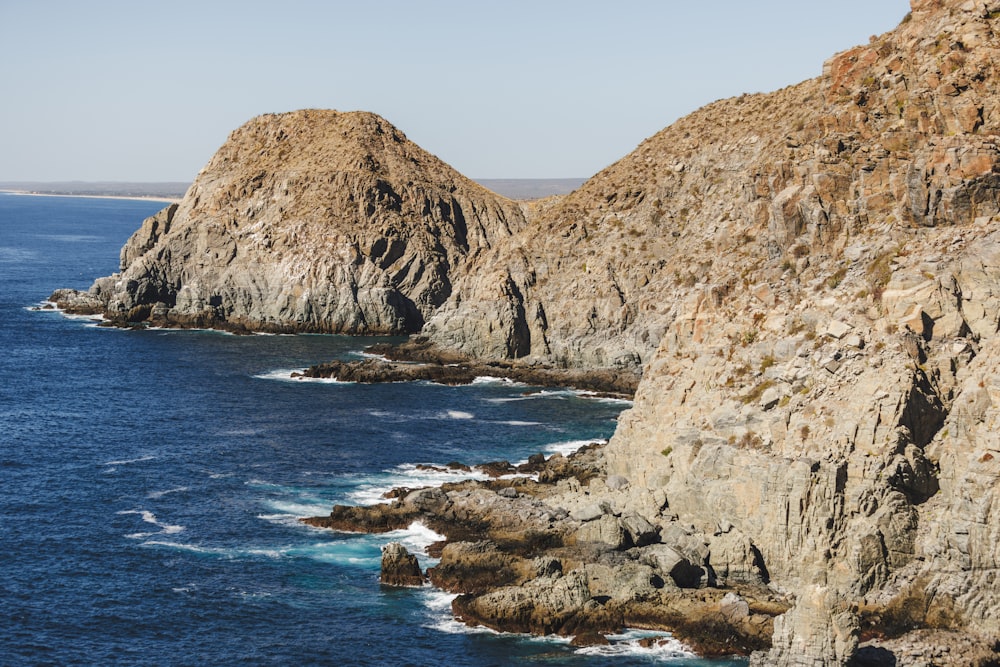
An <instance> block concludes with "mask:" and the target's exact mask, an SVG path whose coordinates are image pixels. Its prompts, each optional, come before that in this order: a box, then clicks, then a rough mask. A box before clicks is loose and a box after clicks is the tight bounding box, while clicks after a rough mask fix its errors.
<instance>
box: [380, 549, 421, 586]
mask: <svg viewBox="0 0 1000 667" xmlns="http://www.w3.org/2000/svg"><path fill="white" fill-rule="evenodd" d="M424 580H425V579H424V573H423V570H421V569H420V563H419V562H418V561H417V557H416V556H414V555H413V554H411V553H410V552H409V551H407V550H406V547H404V546H403V545H402V544H400V543H399V542H390V543H389V544H387V545H385V546H384V547H382V564H381V568H380V571H379V581H380V582H382V583H383V584H385V585H386V586H408V587H414V586H423V585H424Z"/></svg>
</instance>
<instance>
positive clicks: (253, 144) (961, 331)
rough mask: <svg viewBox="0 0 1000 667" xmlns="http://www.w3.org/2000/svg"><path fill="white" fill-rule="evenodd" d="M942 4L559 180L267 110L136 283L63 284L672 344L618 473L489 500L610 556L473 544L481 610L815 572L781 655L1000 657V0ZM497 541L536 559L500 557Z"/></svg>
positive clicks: (173, 309)
mask: <svg viewBox="0 0 1000 667" xmlns="http://www.w3.org/2000/svg"><path fill="white" fill-rule="evenodd" d="M911 6H912V12H911V14H910V15H908V16H907V17H906V18H905V19H904V20H903V22H902V23H901V24H900V25H899V26H898V27H897V28H896V29H895V30H893V31H891V32H889V33H887V34H885V35H882V36H876V37H873V38H872V40H871V41H870V42H869V43H868V44H866V45H862V46H858V47H856V48H853V49H850V50H848V51H845V52H842V53H839V54H836V55H835V56H833V57H832V58H831V59H830V60H829V61H827V63H826V64H825V65H824V68H823V73H822V76H820V77H818V78H816V79H813V80H810V81H806V82H803V83H801V84H798V85H794V86H790V87H788V88H785V89H783V90H780V91H776V92H773V93H769V94H754V95H742V96H740V97H736V98H732V99H728V100H721V101H718V102H715V103H713V104H710V105H708V106H706V107H705V108H703V109H701V110H699V111H697V112H695V113H693V114H691V115H690V116H688V117H686V118H683V119H681V120H679V121H678V122H676V123H674V124H673V125H671V126H670V127H668V128H666V129H664V130H663V131H662V132H660V133H658V134H657V135H655V136H653V137H651V138H650V139H648V140H647V141H645V142H643V144H642V145H640V146H639V147H638V148H637V149H636V150H635V151H634V152H633V153H632V154H630V155H628V156H626V157H625V158H623V159H622V160H621V161H619V162H618V163H616V164H614V165H612V166H610V167H608V168H607V169H605V170H604V171H602V172H601V173H599V174H597V175H596V176H594V177H593V178H592V179H590V180H589V181H588V182H587V183H585V184H584V185H583V186H582V187H580V188H579V189H578V190H576V191H575V192H574V193H572V194H570V195H567V196H565V197H562V198H558V199H552V200H544V201H541V202H536V203H532V204H531V205H528V204H517V203H514V202H510V201H508V200H505V199H503V198H500V197H498V196H495V195H493V194H491V193H489V192H487V191H485V190H483V189H482V188H479V187H478V186H476V185H475V184H472V183H470V182H469V181H467V180H466V179H464V178H463V177H461V176H459V175H457V174H455V173H454V172H453V171H451V170H450V169H449V168H447V167H446V166H445V165H443V164H441V163H440V162H439V161H437V160H436V159H434V158H432V157H431V156H428V155H427V154H425V153H423V152H421V151H419V149H417V148H416V147H414V146H412V144H410V143H409V142H407V141H406V140H405V138H403V137H402V135H401V134H400V133H399V132H398V131H397V130H395V129H394V128H392V127H391V126H389V125H388V124H387V123H385V121H382V120H381V119H379V118H377V117H374V116H370V115H366V114H336V113H334V112H315V111H309V112H297V113H295V114H285V115H280V116H267V117H262V118H260V119H256V120H254V121H251V122H250V123H249V124H248V125H247V126H245V127H244V128H241V129H240V130H238V131H237V132H236V133H234V135H233V136H232V137H231V139H230V141H229V142H227V144H226V145H225V146H224V147H223V148H222V149H221V150H220V152H219V153H218V154H217V155H216V156H215V157H214V158H213V159H212V162H211V163H210V164H209V165H208V167H206V169H205V170H204V171H203V173H202V174H201V175H200V176H199V179H198V180H197V181H196V183H195V185H194V186H192V189H191V191H189V193H188V195H187V196H186V197H185V199H184V201H183V202H182V203H181V204H180V205H179V206H177V207H176V208H168V209H166V210H165V211H163V212H161V213H160V214H158V215H157V216H154V217H153V218H150V219H149V220H147V221H146V222H145V223H144V224H143V227H142V229H140V230H139V231H138V232H137V233H136V234H135V236H133V238H132V239H131V240H130V241H129V243H128V245H127V246H126V248H125V249H123V252H122V273H121V274H120V275H117V276H113V277H110V278H106V279H101V280H98V281H97V283H95V285H94V287H93V288H92V289H91V290H90V292H89V293H87V294H81V293H76V292H61V293H57V294H56V295H53V299H54V300H56V301H58V302H59V303H60V304H62V305H63V306H64V307H67V308H72V309H75V310H77V311H86V310H88V309H93V310H99V311H105V312H106V313H107V314H108V315H109V317H112V318H118V319H120V320H123V321H135V320H149V321H153V322H156V323H166V324H174V325H188V326H190V325H205V324H211V325H215V326H228V327H236V328H238V327H249V328H255V329H289V330H310V331H346V332H369V333H371V332H407V331H415V330H417V329H421V331H422V335H423V336H426V337H427V338H428V340H430V341H432V342H433V343H434V344H436V345H437V346H439V347H440V348H443V349H450V350H454V351H457V352H458V353H460V354H462V355H466V356H469V357H474V358H478V359H481V360H512V359H516V360H519V362H520V363H523V364H525V365H527V364H533V363H543V364H549V365H557V366H567V367H576V368H585V369H588V368H604V369H607V368H615V369H630V370H637V369H642V371H643V380H642V383H641V384H640V385H639V387H638V390H637V393H636V401H635V406H634V408H633V409H632V410H630V411H628V412H627V413H625V414H624V415H623V417H622V419H621V421H620V425H619V428H618V430H617V432H616V433H615V435H614V437H613V438H612V440H611V442H610V443H609V445H608V448H607V453H606V465H607V470H606V471H605V470H603V469H602V471H601V473H600V474H597V473H594V474H593V475H591V476H588V477H586V478H585V479H582V478H576V477H574V478H567V479H559V480H558V484H557V487H556V488H555V489H554V490H550V491H548V492H547V495H546V498H545V501H544V504H545V505H548V508H547V509H546V508H543V507H540V506H538V505H537V504H534V503H529V502H527V501H526V500H525V499H524V498H523V497H521V495H519V494H520V492H513V496H502V498H506V499H507V500H508V501H509V502H510V505H511V506H512V507H516V508H520V509H522V510H523V512H522V513H521V514H520V515H518V514H517V512H514V513H504V512H498V513H497V514H495V515H491V516H487V517H480V518H482V520H483V521H487V522H488V523H490V525H491V526H493V528H494V529H495V530H494V533H492V534H491V536H490V538H489V539H490V540H491V541H492V542H493V543H494V544H500V543H504V544H506V546H507V547H509V546H510V545H511V544H514V543H516V542H517V539H515V537H517V536H522V537H521V538H520V539H523V535H524V534H525V533H526V531H531V534H532V535H534V536H535V537H537V536H538V535H543V536H545V535H547V536H549V537H552V536H556V537H558V539H559V540H560V541H561V542H564V543H566V544H569V543H579V544H598V545H601V547H600V549H597V550H595V551H594V552H593V553H592V554H591V556H592V557H588V558H586V559H584V558H583V557H582V556H581V557H580V558H581V560H580V562H578V563H577V564H578V565H580V567H578V568H565V571H566V572H567V573H569V572H571V571H575V573H574V574H573V575H572V576H569V575H568V574H560V572H562V571H561V570H560V571H556V570H548V569H545V568H541V565H542V564H539V567H540V568H541V569H540V570H538V571H535V570H532V568H531V567H530V566H529V565H528V564H526V563H528V562H532V561H531V558H533V556H531V557H529V556H528V555H527V554H526V553H515V554H514V556H516V558H514V557H511V559H509V560H508V559H507V556H506V555H497V553H496V552H495V550H493V548H492V547H490V546H487V545H484V544H482V542H483V540H482V539H478V537H477V536H475V535H469V536H466V537H469V538H470V539H469V540H467V541H468V542H469V543H470V544H473V545H476V546H474V547H463V548H462V549H458V548H455V549H453V550H452V551H451V552H449V554H450V556H449V558H453V559H454V560H453V561H446V562H444V563H443V566H445V567H443V569H441V570H440V571H439V572H438V574H437V575H434V574H432V578H433V577H434V576H438V577H439V581H440V582H442V584H441V585H446V586H451V585H452V584H445V583H443V582H446V581H452V582H454V581H455V579H454V576H458V575H454V576H453V575H452V574H449V573H448V572H449V571H448V567H447V566H448V563H449V562H450V563H451V564H452V565H454V566H455V567H456V568H457V569H456V570H455V571H456V572H465V571H467V572H478V573H479V574H476V575H475V577H472V576H471V575H470V581H471V580H472V579H475V580H476V581H477V582H478V583H477V584H476V585H477V586H481V588H482V590H479V589H476V591H475V592H468V595H469V596H470V597H463V598H461V602H459V603H458V605H457V611H459V612H460V613H461V614H462V615H463V616H464V617H465V618H467V619H471V620H474V621H475V622H481V623H484V624H488V625H491V626H493V627H503V628H509V629H518V630H526V631H549V630H553V629H554V630H556V631H560V632H564V633H569V632H572V631H575V630H580V631H594V632H601V631H604V630H606V629H607V628H608V627H610V626H611V625H614V623H617V622H619V621H622V622H629V621H634V622H637V623H640V624H642V623H650V624H652V623H653V621H654V620H655V621H656V623H660V624H661V625H664V626H666V625H670V627H675V628H679V627H681V625H682V624H681V623H680V621H679V619H680V618H681V616H682V615H683V613H689V612H690V613H693V612H692V609H694V607H691V606H686V607H684V610H685V612H680V611H678V610H677V609H676V608H670V604H672V603H670V602H669V601H668V598H667V597H663V594H662V592H660V591H661V590H662V589H660V588H656V587H655V586H654V587H643V588H642V592H641V595H640V597H642V596H646V597H645V598H644V601H640V602H642V604H646V602H648V603H649V606H646V607H643V606H642V605H639V604H638V602H637V599H635V598H634V596H633V597H632V598H629V595H628V594H625V593H623V591H627V590H629V589H628V586H626V585H624V584H623V583H622V582H620V581H618V582H617V583H616V584H615V586H614V587H613V589H614V591H615V595H614V596H612V599H614V600H625V599H626V598H629V602H628V604H627V605H625V604H624V602H623V603H622V604H623V605H624V606H615V605H617V604H618V602H616V603H614V604H611V605H610V606H608V605H607V604H602V603H601V602H597V601H595V600H596V599H601V600H603V599H604V598H603V596H604V595H605V593H602V592H601V591H602V590H603V589H602V588H601V586H602V583H601V582H602V581H608V580H615V581H617V579H616V578H618V577H620V576H625V574H626V573H629V572H630V573H632V574H637V573H638V574H637V576H638V577H639V579H641V576H644V574H643V573H647V570H648V571H649V572H653V573H655V574H656V576H657V577H659V579H660V581H661V582H663V583H664V584H665V588H670V589H671V595H672V596H673V597H670V598H669V599H675V598H676V597H677V596H676V594H675V593H674V589H673V588H672V587H673V586H676V587H677V590H691V591H711V592H712V593H711V595H714V594H715V593H718V592H720V591H721V588H720V587H723V586H748V587H753V586H758V587H759V586H771V587H773V588H774V589H776V590H780V591H782V592H784V593H787V594H789V595H790V596H791V597H792V598H793V599H794V600H795V604H794V606H793V607H792V608H791V610H789V611H788V612H787V613H784V614H783V615H781V616H780V617H779V618H777V619H776V620H775V621H774V633H773V638H772V640H771V643H770V644H771V645H770V647H769V648H767V650H766V651H764V650H761V651H760V652H758V653H757V654H755V655H754V657H753V664H759V665H764V664H767V665H777V666H779V667H780V666H782V665H809V666H812V665H841V664H847V663H849V662H850V661H852V660H853V661H854V664H864V661H866V660H867V661H869V662H870V661H871V660H873V659H879V658H880V657H881V658H884V659H886V660H889V659H893V660H894V659H895V657H894V655H895V654H894V653H893V652H894V651H900V653H899V657H900V659H903V658H904V657H906V656H912V655H917V654H920V653H921V651H922V649H921V648H920V647H921V646H925V645H926V644H927V642H930V641H948V642H953V647H954V650H953V651H952V652H950V653H949V652H948V651H944V652H943V653H942V655H944V654H948V655H968V656H977V657H975V660H977V661H983V662H982V664H988V661H989V660H990V659H992V658H990V654H991V653H992V654H993V655H994V656H995V655H996V653H997V652H998V648H997V646H996V644H995V640H996V638H997V637H1000V577H998V576H997V574H998V562H1000V547H998V545H1000V520H998V511H997V509H998V507H1000V498H998V494H1000V484H998V481H1000V480H998V477H1000V435H998V434H1000V428H998V426H1000V412H998V410H1000V407H998V406H1000V336H998V333H1000V91H998V82H1000V72H998V69H997V68H998V67H1000V2H998V1H997V0H911ZM539 474H540V476H539V480H540V481H543V482H545V481H552V480H553V479H556V478H557V477H558V475H556V473H555V472H553V471H552V470H543V471H542V472H541V473H539ZM545 475H551V476H552V478H551V479H546V478H545V477H544V476H545ZM464 492H465V493H466V494H467V496H464V498H478V499H480V500H483V501H484V502H487V500H488V501H489V502H488V503H487V504H488V506H489V507H496V505H495V503H497V502H499V501H498V497H499V496H498V494H496V493H492V491H489V492H488V491H484V490H483V489H466V490H465V491H464ZM450 493H451V492H444V491H437V492H436V493H435V492H433V491H426V490H425V491H418V492H414V495H413V496H412V497H409V496H408V497H407V498H406V499H404V501H401V502H400V503H398V507H396V509H382V510H371V511H368V510H363V511H362V510H350V509H341V510H339V514H337V513H335V514H336V516H333V517H331V518H330V519H329V520H328V523H326V524H323V525H330V526H332V527H337V526H339V525H344V526H349V525H355V524H356V523H360V524H362V525H365V526H367V527H368V528H370V529H372V530H375V529H385V530H388V529H389V528H388V526H394V527H398V526H400V525H406V523H407V522H408V521H410V520H413V518H414V517H416V516H425V515H426V514H427V513H428V512H430V513H432V514H433V513H434V512H438V513H440V512H444V513H447V512H452V513H453V509H449V508H450V506H449V505H448V504H447V503H448V502H453V499H452V498H451V496H450V495H449V494H450ZM491 493H492V495H491ZM554 508H558V509H559V510H562V512H565V514H566V516H562V515H560V517H561V518H559V519H558V520H555V519H554V516H555V514H554V513H553V512H554V511H555V509H554ZM404 511H405V512H404ZM491 511H492V510H491ZM399 512H404V513H403V514H400V513H399ZM477 516H479V515H477ZM543 517H544V518H543ZM337 522H341V523H337ZM473 537H476V539H472V538H473ZM455 539H456V540H457V539H458V538H457V537H456V538H455ZM532 539H535V538H532ZM546 539H548V538H546ZM535 546H537V545H535ZM505 548H506V547H505ZM532 548H534V547H532ZM501 551H503V552H504V553H507V551H504V549H501ZM508 551H509V550H508ZM515 551H516V549H515ZM622 554H632V555H633V556H635V558H626V557H625V556H623V555H622ZM584 561H586V562H584ZM546 562H548V561H546ZM487 563H493V564H495V565H497V568H498V569H497V570H496V571H497V572H498V573H500V572H502V573H503V574H502V576H498V577H497V578H495V579H492V580H489V582H487V578H486V577H485V573H486V572H487V570H488V566H487V565H486V564H487ZM463 564H464V565H463ZM459 565H462V567H461V568H459V567H458V566H459ZM463 568H464V569H463ZM477 568H478V569H477ZM602 568H605V569H602ZM532 572H534V574H533V575H532V576H529V574H531V573H532ZM640 575H641V576H640ZM639 579H635V581H638V580H639ZM629 581H633V580H632V579H630V580H629ZM531 582H535V583H531ZM557 582H558V584H557ZM619 584H620V585H619ZM584 588H586V591H584ZM486 589H489V590H486ZM636 590H638V589H636ZM654 591H655V592H654ZM705 595H706V596H709V598H711V599H710V600H709V604H708V606H706V605H705V604H702V603H704V602H705V601H704V600H702V603H699V605H700V606H698V605H696V607H697V608H698V609H700V610H701V611H700V612H698V613H709V612H707V611H706V609H708V607H711V608H712V611H711V614H715V615H714V616H712V617H711V619H714V620H710V621H706V623H708V626H711V627H716V626H715V625H712V624H715V623H718V624H722V625H726V624H728V625H727V626H726V627H731V628H735V627H736V626H737V625H738V624H739V623H740V622H741V621H740V620H739V619H740V618H741V616H740V610H741V609H742V606H741V605H740V604H739V603H738V602H733V601H730V602H729V603H728V604H727V605H725V610H726V611H725V613H723V611H722V609H723V605H722V602H721V601H719V600H715V598H714V597H711V595H710V594H709V593H705ZM587 596H589V597H587ZM668 597H669V596H668ZM706 599H707V598H706ZM591 602H593V604H591ZM604 602H607V600H605V601H604ZM595 604H597V605H599V606H600V608H597V607H595V606H594V605H595ZM588 605H589V606H588ZM713 605H715V606H713ZM716 607H718V608H717V609H716ZM671 609H672V611H671ZM772 611H774V610H772ZM780 611H783V609H781V610H780ZM584 612H585V613H584ZM581 614H583V615H581ZM582 618H587V619H588V621H587V624H586V627H583V626H581V627H577V625H575V624H577V623H578V622H579V619H582ZM706 618H707V617H706ZM574 619H575V620H574ZM609 619H611V620H609ZM651 619H652V620H651ZM605 621H607V623H606V624H604V625H602V623H605ZM612 621H613V622H612ZM667 621H669V623H668V622H667ZM706 627H707V626H706ZM719 627H721V625H720V626H719ZM758 629H759V628H758ZM750 634H753V633H750ZM929 638H930V639H929ZM756 648H758V649H761V648H765V647H761V646H757V647H756ZM923 654H924V655H932V654H934V653H933V652H929V651H927V652H924V653H923ZM983 656H985V657H983ZM970 659H972V658H970ZM929 664H932V663H929Z"/></svg>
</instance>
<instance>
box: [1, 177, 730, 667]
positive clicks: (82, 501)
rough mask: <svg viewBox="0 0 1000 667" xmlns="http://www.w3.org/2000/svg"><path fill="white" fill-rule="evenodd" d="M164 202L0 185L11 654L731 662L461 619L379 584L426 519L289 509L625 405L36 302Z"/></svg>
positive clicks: (556, 432) (559, 446)
mask: <svg viewBox="0 0 1000 667" xmlns="http://www.w3.org/2000/svg"><path fill="white" fill-rule="evenodd" d="M160 207H161V204H158V203H156V202H148V201H127V200H104V199H82V198H59V197H27V196H17V195H6V194H0V317H2V321H3V326H2V327H0V664H3V665H195V664H197V665H202V664H207V665H229V664H240V665H508V664H510V665H517V664H546V665H586V666H594V667H596V666H602V665H616V666H619V665H648V664H676V665H702V664H704V665H731V664H741V663H740V662H738V661H737V662H726V661H722V662H720V661H714V662H709V661H701V660H695V659H692V658H690V657H684V656H683V655H682V654H678V653H675V652H673V651H671V650H667V649H661V650H659V651H651V650H648V649H640V648H638V647H637V645H636V642H635V640H636V639H637V638H638V637H639V636H640V635H641V633H631V634H628V635H624V636H622V637H619V638H616V639H617V642H616V644H615V645H614V646H612V647H610V648H602V649H584V650H577V649H574V648H572V647H570V646H569V645H568V644H567V643H566V642H565V641H564V640H560V639H546V638H541V639H539V638H529V637H524V636H515V635H501V634H496V633H492V632H488V631H484V630H473V629H468V628H464V627H463V626H461V625H459V624H458V623H455V622H454V621H453V620H451V617H450V614H449V609H450V606H449V604H450V598H449V597H448V596H446V595H443V594H441V593H440V592H437V591H435V590H433V589H431V588H426V589H419V590H391V589H384V588H382V587H381V586H380V585H379V583H378V563H379V547H380V546H381V545H382V544H384V543H385V542H387V541H390V540H392V539H398V540H402V541H404V542H405V543H407V544H408V545H409V546H410V548H411V550H418V551H419V550H420V549H421V548H422V547H424V546H426V545H427V544H428V543H429V542H430V541H432V540H433V539H434V536H433V535H432V534H429V533H428V531H426V530H425V529H422V528H421V527H419V526H414V527H412V528H411V529H410V530H408V531H400V532H399V533H397V534H390V535H388V536H386V535H382V536H365V535H348V534H338V533H334V532H330V531H321V530H316V529H312V528H308V527H305V526H303V525H301V524H300V523H298V521H297V520H296V519H297V517H300V516H307V515H319V514H325V513H328V512H329V508H330V506H331V505H333V504H334V503H345V502H346V503H351V502H353V503H365V502H373V501H374V500H375V499H376V498H377V497H378V496H379V494H380V493H381V492H383V491H384V490H386V489H388V488H390V487H392V486H397V485H408V486H415V485H418V484H420V483H421V482H424V481H428V482H429V481H435V480H434V479H433V477H434V476H433V475H430V474H428V473H426V472H422V471H420V470H418V469H417V468H416V467H415V465H414V464H416V463H438V464H441V463H446V462H449V461H453V460H460V461H464V462H467V463H478V462H483V461H489V460H495V459H500V458H503V459H508V460H511V461H518V460H521V459H525V458H527V456H529V455H530V454H533V453H535V452H539V451H544V452H549V453H550V452H553V451H557V450H562V451H569V450H572V449H573V448H575V447H576V446H578V445H579V444H581V442H583V441H587V440H589V439H594V438H607V437H609V436H610V435H611V433H612V432H613V430H614V426H615V419H616V417H617V415H618V413H619V412H620V411H621V410H622V409H623V408H624V407H626V406H625V404H624V403H622V402H614V401H602V400H594V399H588V398H584V397H581V396H579V395H577V394H576V393H574V392H571V391H552V390H550V391H545V392H541V393H538V394H534V395H533V396H531V397H526V396H524V395H523V392H524V388H523V387H517V386H512V385H509V384H504V383H499V382H484V383H479V384H475V385H472V386H469V387H443V386H438V385H433V384H428V383H404V384H387V385H377V386H368V385H352V384H339V383H329V382H326V383H324V382H307V381H295V380H291V379H290V378H289V372H290V370H292V369H297V368H304V367H306V366H308V365H310V364H313V363H317V362H321V361H325V360H329V359H332V358H350V357H351V356H353V355H357V354H359V353H360V351H361V350H362V349H363V347H364V346H365V345H367V344H368V343H369V342H371V340H372V339H359V338H346V337H338V336H230V335H225V334H220V333H215V332H194V331H123V330H112V329H105V328H98V327H96V326H94V325H93V323H92V322H90V321H89V320H87V319H83V318H70V317H65V316H63V315H61V314H59V313H56V312H51V311H48V312H46V311H37V310H32V307H33V306H36V305H37V304H39V303H40V302H41V301H42V300H44V299H45V297H47V296H48V294H50V293H51V292H52V290H53V289H55V288H58V287H77V288H86V287H88V286H89V285H90V283H91V282H92V281H93V279H94V278H96V277H98V276H103V275H108V274H110V273H112V272H113V271H115V270H116V268H117V263H118V250H119V248H120V247H121V245H122V244H123V243H124V241H125V240H126V239H127V238H128V236H129V234H131V232H132V231H134V230H135V229H136V228H137V227H138V225H139V223H140V222H141V221H142V219H143V218H144V217H146V216H147V215H150V214H152V213H154V212H155V211H157V210H158V209H159V208H160ZM438 481H441V480H438ZM423 560H424V563H425V564H427V563H428V562H430V561H428V560H427V559H426V557H425V558H424V559H423Z"/></svg>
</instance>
